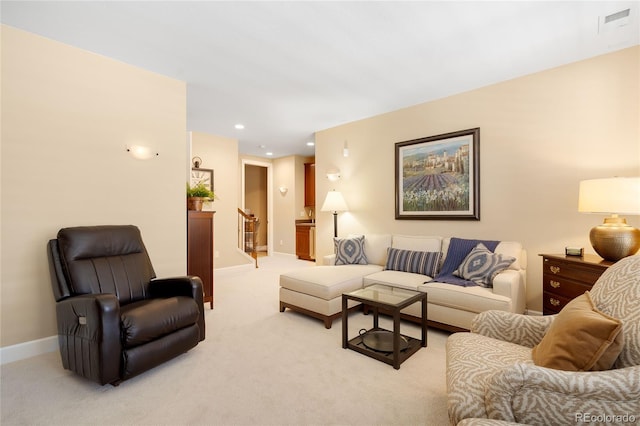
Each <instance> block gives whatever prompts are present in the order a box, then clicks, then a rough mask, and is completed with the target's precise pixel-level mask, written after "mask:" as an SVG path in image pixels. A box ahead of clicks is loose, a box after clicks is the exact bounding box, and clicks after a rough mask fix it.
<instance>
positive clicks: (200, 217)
mask: <svg viewBox="0 0 640 426" xmlns="http://www.w3.org/2000/svg"><path fill="white" fill-rule="evenodd" d="M188 213H189V217H188V221H187V274H188V275H197V276H198V277H200V279H201V280H202V286H203V287H204V289H203V290H204V302H205V303H206V302H209V304H210V306H211V309H213V258H214V255H215V252H214V245H213V215H214V213H215V212H202V211H194V210H189V212H188Z"/></svg>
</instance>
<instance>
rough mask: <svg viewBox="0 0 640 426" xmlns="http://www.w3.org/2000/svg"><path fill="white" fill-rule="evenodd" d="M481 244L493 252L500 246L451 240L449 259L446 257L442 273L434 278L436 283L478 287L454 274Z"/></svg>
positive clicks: (484, 241)
mask: <svg viewBox="0 0 640 426" xmlns="http://www.w3.org/2000/svg"><path fill="white" fill-rule="evenodd" d="M480 243H482V244H484V246H485V247H486V248H488V249H489V250H491V251H492V252H493V251H495V249H496V247H498V244H500V241H492V240H466V239H463V238H451V241H450V242H449V250H447V257H445V259H444V263H443V264H442V268H441V269H440V273H439V274H438V275H437V276H436V277H435V278H434V281H439V282H441V283H448V284H455V285H460V286H463V287H471V286H477V285H478V284H477V283H474V282H473V281H469V280H465V279H464V278H460V277H456V276H455V275H453V273H454V272H455V271H456V270H457V269H458V266H460V264H461V263H462V261H463V260H464V259H465V258H466V257H467V256H468V255H469V253H471V250H473V249H474V248H475V247H476V246H477V245H478V244H480Z"/></svg>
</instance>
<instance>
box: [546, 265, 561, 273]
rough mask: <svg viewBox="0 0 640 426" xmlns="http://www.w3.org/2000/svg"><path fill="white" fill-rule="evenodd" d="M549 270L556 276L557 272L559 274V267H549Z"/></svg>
mask: <svg viewBox="0 0 640 426" xmlns="http://www.w3.org/2000/svg"><path fill="white" fill-rule="evenodd" d="M549 269H550V270H551V272H552V273H554V274H557V273H558V272H560V267H559V266H549Z"/></svg>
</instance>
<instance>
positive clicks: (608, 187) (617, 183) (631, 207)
mask: <svg viewBox="0 0 640 426" xmlns="http://www.w3.org/2000/svg"><path fill="white" fill-rule="evenodd" d="M578 211H580V212H584V213H616V214H627V215H629V214H631V215H640V177H615V178H606V179H590V180H583V181H581V182H580V192H579V197H578Z"/></svg>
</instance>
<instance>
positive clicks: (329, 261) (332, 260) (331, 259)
mask: <svg viewBox="0 0 640 426" xmlns="http://www.w3.org/2000/svg"><path fill="white" fill-rule="evenodd" d="M322 264H323V265H335V264H336V255H335V254H328V255H326V256H324V257H323V258H322Z"/></svg>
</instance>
